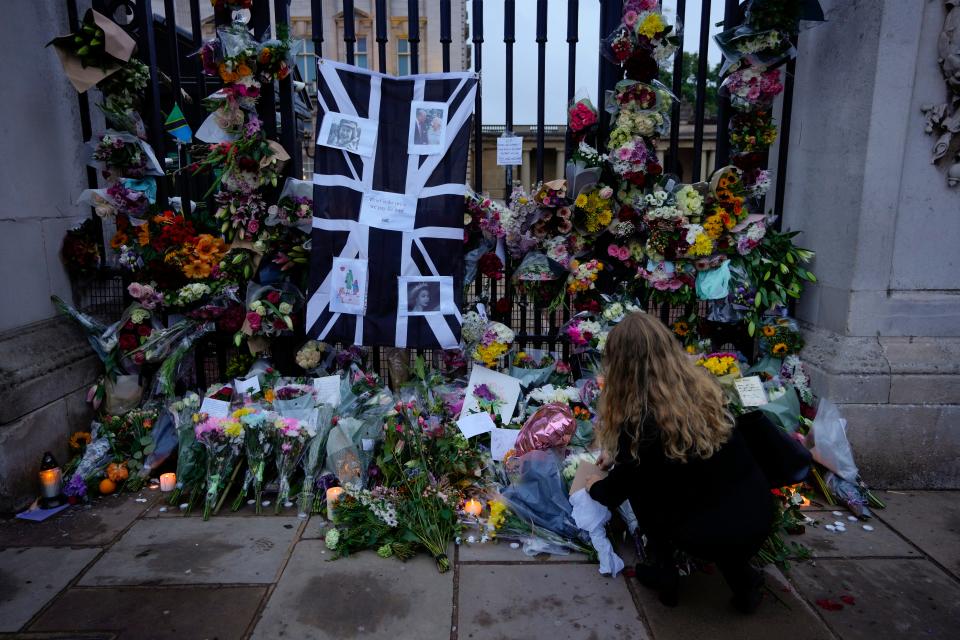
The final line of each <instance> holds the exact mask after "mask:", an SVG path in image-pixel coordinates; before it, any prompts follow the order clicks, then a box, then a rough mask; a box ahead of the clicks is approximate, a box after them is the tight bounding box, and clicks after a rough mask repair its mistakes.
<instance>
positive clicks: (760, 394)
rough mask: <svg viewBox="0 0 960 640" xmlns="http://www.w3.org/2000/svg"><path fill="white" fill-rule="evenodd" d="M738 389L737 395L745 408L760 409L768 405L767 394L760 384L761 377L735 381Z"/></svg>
mask: <svg viewBox="0 0 960 640" xmlns="http://www.w3.org/2000/svg"><path fill="white" fill-rule="evenodd" d="M733 384H734V386H735V387H736V388H737V395H739V396H740V404H742V405H743V406H745V407H759V406H761V405H764V404H767V392H766V391H765V390H764V388H763V383H762V382H760V376H749V377H746V378H738V379H736V380H734V381H733Z"/></svg>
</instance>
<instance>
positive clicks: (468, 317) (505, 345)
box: [462, 311, 515, 367]
mask: <svg viewBox="0 0 960 640" xmlns="http://www.w3.org/2000/svg"><path fill="white" fill-rule="evenodd" d="M462 335H463V340H464V342H466V343H467V345H468V350H469V351H470V357H471V358H473V360H474V362H479V363H481V364H483V365H484V366H486V367H495V366H496V364H497V361H498V360H499V359H500V357H501V356H503V355H504V354H505V353H507V351H509V349H510V344H511V343H512V342H513V339H514V337H515V334H514V332H513V330H512V329H510V328H509V327H508V326H507V325H505V324H502V323H499V322H490V321H484V320H483V319H482V318H481V317H480V315H479V314H478V313H477V312H476V311H468V312H467V313H466V314H465V315H464V321H463V329H462Z"/></svg>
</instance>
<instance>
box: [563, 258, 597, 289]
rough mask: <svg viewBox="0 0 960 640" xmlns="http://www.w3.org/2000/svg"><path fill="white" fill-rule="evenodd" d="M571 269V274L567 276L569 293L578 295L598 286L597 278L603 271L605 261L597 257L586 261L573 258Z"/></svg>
mask: <svg viewBox="0 0 960 640" xmlns="http://www.w3.org/2000/svg"><path fill="white" fill-rule="evenodd" d="M570 269H571V271H570V275H569V276H567V293H569V294H570V295H571V296H576V295H577V294H581V293H586V292H588V291H592V290H593V289H595V288H596V280H597V277H598V276H599V275H600V272H601V271H603V263H602V262H600V261H599V260H597V259H596V258H594V259H592V260H587V261H586V262H580V261H579V260H573V261H572V262H571V263H570Z"/></svg>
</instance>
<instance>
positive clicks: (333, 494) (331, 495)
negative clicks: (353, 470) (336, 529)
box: [327, 487, 343, 520]
mask: <svg viewBox="0 0 960 640" xmlns="http://www.w3.org/2000/svg"><path fill="white" fill-rule="evenodd" d="M342 493H343V487H330V488H329V489H327V520H333V512H334V506H335V505H336V504H337V500H339V499H340V494H342Z"/></svg>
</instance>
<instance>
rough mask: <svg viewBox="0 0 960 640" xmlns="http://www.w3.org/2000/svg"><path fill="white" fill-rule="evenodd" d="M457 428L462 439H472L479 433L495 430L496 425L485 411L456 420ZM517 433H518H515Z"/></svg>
mask: <svg viewBox="0 0 960 640" xmlns="http://www.w3.org/2000/svg"><path fill="white" fill-rule="evenodd" d="M457 426H458V427H460V433H462V434H463V437H464V438H472V437H473V436H478V435H480V434H481V433H489V432H490V431H493V430H494V429H495V428H496V426H497V425H496V424H495V423H494V422H493V419H492V418H491V417H490V414H489V413H487V412H486V411H481V412H480V413H471V414H470V415H467V416H463V417H461V418H460V419H459V420H457ZM517 433H519V431H518V432H517Z"/></svg>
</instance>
